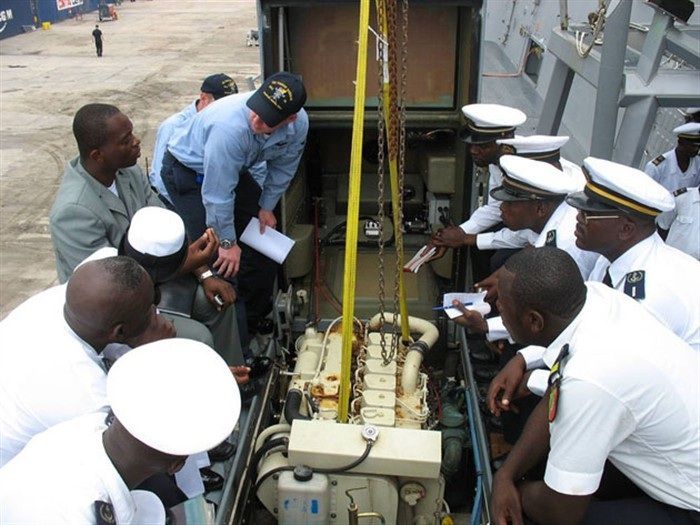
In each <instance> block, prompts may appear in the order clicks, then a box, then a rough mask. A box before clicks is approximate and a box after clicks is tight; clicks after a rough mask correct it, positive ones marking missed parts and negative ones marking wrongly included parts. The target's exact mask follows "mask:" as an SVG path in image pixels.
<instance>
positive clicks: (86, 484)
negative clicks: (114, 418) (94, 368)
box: [0, 413, 165, 525]
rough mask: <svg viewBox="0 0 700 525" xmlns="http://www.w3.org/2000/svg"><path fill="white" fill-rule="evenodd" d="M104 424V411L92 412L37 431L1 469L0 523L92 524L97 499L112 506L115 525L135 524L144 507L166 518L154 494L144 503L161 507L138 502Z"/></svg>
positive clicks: (94, 518)
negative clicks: (107, 445) (107, 443)
mask: <svg viewBox="0 0 700 525" xmlns="http://www.w3.org/2000/svg"><path fill="white" fill-rule="evenodd" d="M106 428H107V425H106V424H105V414H104V413H94V414H87V415H83V416H80V417H78V418H76V419H72V420H70V421H66V422H63V423H60V424H58V425H55V426H54V427H52V428H50V429H48V430H46V431H45V432H42V433H41V434H38V435H36V436H35V437H34V438H33V439H32V440H31V441H30V442H29V443H28V444H27V446H26V447H25V448H24V450H23V451H22V452H21V453H20V454H18V455H17V456H16V457H15V458H14V459H13V460H12V461H10V462H9V463H8V464H7V465H5V466H4V467H3V468H2V469H0V522H2V523H7V524H8V525H10V524H13V525H15V524H17V525H20V524H28V525H29V524H31V525H35V524H38V523H47V524H48V523H51V524H54V523H67V524H71V525H73V524H84V523H96V515H95V502H96V501H103V502H106V503H110V504H111V505H112V507H113V511H114V518H115V520H116V523H117V524H119V525H124V524H131V523H134V524H136V523H139V522H140V520H139V516H141V515H143V514H145V513H146V512H145V511H147V510H148V511H150V512H149V513H150V514H151V515H153V514H155V515H157V514H161V515H162V516H163V518H164V517H165V511H164V510H160V509H162V504H161V503H160V501H158V499H157V498H151V499H149V500H148V503H149V504H150V505H153V506H155V505H160V509H143V508H138V507H137V504H136V501H135V500H134V498H133V497H132V494H131V493H130V492H129V489H128V487H127V486H126V484H125V483H124V481H123V480H122V478H121V476H120V475H119V473H118V472H117V470H116V469H115V468H114V465H113V464H112V462H111V460H110V459H109V457H108V456H107V453H106V452H105V449H104V446H103V444H102V433H103V432H104V430H105V429H106ZM138 501H139V502H141V501H142V500H141V499H139V500H138ZM159 510H160V512H158V511H159ZM154 511H155V512H154Z"/></svg>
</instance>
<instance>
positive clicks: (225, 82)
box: [200, 73, 238, 100]
mask: <svg viewBox="0 0 700 525" xmlns="http://www.w3.org/2000/svg"><path fill="white" fill-rule="evenodd" d="M200 91H201V92H202V93H209V94H210V95H211V96H213V97H214V100H219V99H220V98H222V97H225V96H226V95H233V94H234V93H238V86H237V85H236V83H235V82H234V80H233V79H232V78H231V77H230V76H228V75H224V74H223V73H216V74H215V75H209V76H208V77H207V78H205V79H204V82H202V87H201V89H200Z"/></svg>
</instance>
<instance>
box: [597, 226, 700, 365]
mask: <svg viewBox="0 0 700 525" xmlns="http://www.w3.org/2000/svg"><path fill="white" fill-rule="evenodd" d="M608 268H609V272H610V277H611V279H612V284H613V288H615V289H617V290H620V291H623V292H624V290H625V284H626V280H627V278H626V276H627V274H628V273H630V272H637V271H644V295H645V297H644V299H640V300H639V301H640V303H641V304H642V306H644V308H646V309H647V310H649V312H651V314H652V315H654V317H656V318H657V319H658V320H659V321H661V322H662V323H663V324H665V325H666V326H667V327H668V328H669V329H670V330H671V331H672V332H673V333H675V334H676V335H677V336H678V337H680V338H681V339H683V340H684V341H685V342H686V343H688V344H689V345H690V346H692V347H693V348H695V349H696V350H698V351H700V262H698V261H697V260H695V259H693V258H692V257H690V256H689V255H687V254H685V253H683V252H681V251H680V250H677V249H675V248H671V247H670V246H667V245H666V244H665V243H664V241H663V240H662V239H661V237H659V235H658V234H656V233H654V234H653V235H651V236H649V237H648V238H646V239H644V240H643V241H641V242H639V243H637V244H635V245H634V246H632V248H630V249H629V250H627V251H626V252H625V253H623V254H622V255H621V256H620V257H618V258H617V259H615V262H613V263H612V264H610V262H609V261H608V260H607V259H606V258H605V257H603V256H602V255H601V256H600V258H599V259H598V262H597V263H596V265H595V267H594V268H593V271H592V272H591V275H590V277H589V279H588V280H589V281H598V282H602V281H603V279H604V278H605V270H606V269H608ZM628 286H629V284H628Z"/></svg>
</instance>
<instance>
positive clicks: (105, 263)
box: [64, 257, 153, 351]
mask: <svg viewBox="0 0 700 525" xmlns="http://www.w3.org/2000/svg"><path fill="white" fill-rule="evenodd" d="M152 308H153V283H152V282H151V279H150V278H149V277H148V274H147V273H146V271H145V270H144V269H143V268H141V266H139V264H138V263H137V262H136V261H134V260H133V259H130V258H128V257H108V258H106V259H101V260H98V261H91V262H88V263H85V264H83V265H82V266H80V267H79V268H77V269H76V270H75V272H74V273H73V275H72V276H71V278H70V280H69V281H68V286H67V288H66V304H65V307H64V316H65V318H66V322H68V324H69V326H70V327H71V328H72V329H73V331H74V332H76V334H78V336H80V337H81V338H82V339H83V340H85V341H87V342H88V343H90V344H91V345H92V346H93V347H94V348H95V349H96V350H98V351H99V350H101V349H102V348H103V347H104V346H105V345H106V344H108V343H114V342H119V343H124V344H129V342H130V341H131V340H132V339H133V338H135V337H137V336H138V335H140V334H141V333H142V332H143V331H144V330H145V329H146V327H147V326H148V323H149V320H150V316H151V310H152Z"/></svg>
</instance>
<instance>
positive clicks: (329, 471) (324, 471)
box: [253, 441, 374, 494]
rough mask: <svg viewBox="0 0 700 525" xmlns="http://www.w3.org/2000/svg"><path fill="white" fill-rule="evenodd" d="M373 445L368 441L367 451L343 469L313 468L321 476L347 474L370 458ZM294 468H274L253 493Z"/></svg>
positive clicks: (267, 473)
mask: <svg viewBox="0 0 700 525" xmlns="http://www.w3.org/2000/svg"><path fill="white" fill-rule="evenodd" d="M372 445H374V442H373V441H368V442H367V447H366V448H365V451H364V452H363V453H362V455H361V456H360V457H359V458H357V459H356V460H355V461H353V462H352V463H350V464H348V465H345V466H343V467H337V468H316V469H315V468H311V470H313V471H314V472H317V473H319V474H337V473H339V472H346V471H348V470H350V469H353V468H355V467H356V466H358V465H359V464H360V463H362V462H363V461H364V460H365V459H367V456H369V452H370V450H372ZM293 470H294V467H292V466H291V465H287V466H284V467H277V468H273V469H272V470H269V471H267V472H265V474H263V475H262V476H260V479H258V481H256V482H255V486H254V487H253V493H254V494H257V492H258V490H259V489H260V486H261V485H262V484H263V483H265V480H267V479H268V478H269V477H270V476H274V475H275V474H277V473H279V472H285V471H293Z"/></svg>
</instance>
